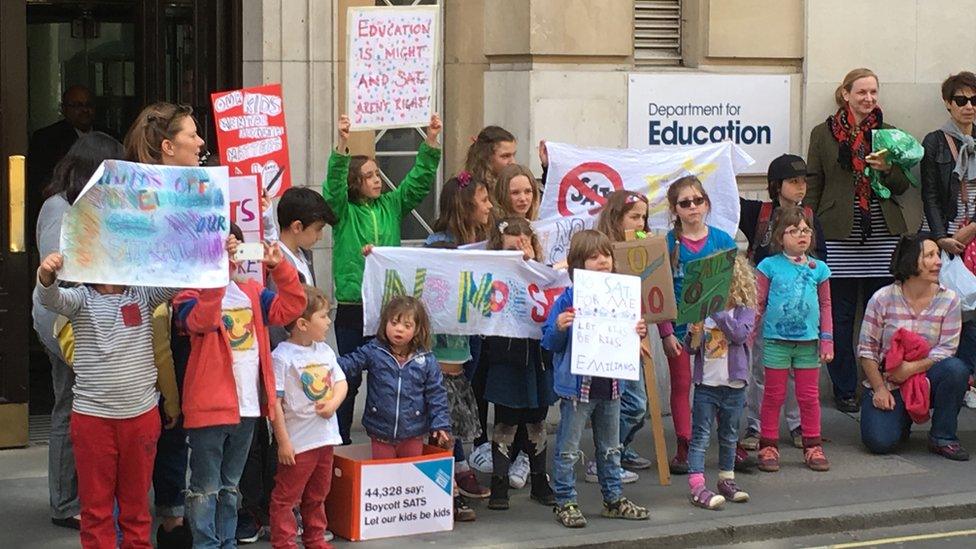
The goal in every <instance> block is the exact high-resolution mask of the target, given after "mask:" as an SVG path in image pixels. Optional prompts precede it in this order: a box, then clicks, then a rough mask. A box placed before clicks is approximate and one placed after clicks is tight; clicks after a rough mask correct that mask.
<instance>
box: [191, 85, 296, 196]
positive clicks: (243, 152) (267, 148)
mask: <svg viewBox="0 0 976 549" xmlns="http://www.w3.org/2000/svg"><path fill="white" fill-rule="evenodd" d="M210 99H211V102H212V103H213V110H214V122H215V124H216V125H217V145H218V146H219V148H220V161H221V163H222V164H224V165H225V166H227V167H229V168H230V174H231V175H245V174H253V175H258V176H260V183H261V185H263V186H265V187H266V188H267V191H268V195H269V196H272V197H275V196H280V195H281V193H283V192H285V189H287V188H288V187H291V174H290V170H289V169H288V136H287V133H286V131H285V107H284V104H283V103H282V99H281V84H267V85H265V86H257V87H253V88H244V89H241V90H234V91H229V92H218V93H214V94H211V95H210ZM279 172H280V173H281V175H280V176H278V174H279ZM276 176H278V179H277V181H275V177H276ZM272 181H273V183H272ZM269 186H270V188H268V187H269Z"/></svg>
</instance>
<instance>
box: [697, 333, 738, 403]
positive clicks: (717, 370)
mask: <svg viewBox="0 0 976 549" xmlns="http://www.w3.org/2000/svg"><path fill="white" fill-rule="evenodd" d="M702 346H703V347H704V349H705V353H704V358H705V360H704V363H703V364H702V385H708V386H709V387H732V388H733V389H741V388H742V387H745V386H746V383H745V382H744V381H742V380H741V379H737V380H735V381H732V380H730V379H729V340H728V338H726V337H725V332H723V331H722V330H720V329H719V327H718V325H717V324H715V321H714V320H712V319H711V318H706V319H705V329H704V337H703V338H702Z"/></svg>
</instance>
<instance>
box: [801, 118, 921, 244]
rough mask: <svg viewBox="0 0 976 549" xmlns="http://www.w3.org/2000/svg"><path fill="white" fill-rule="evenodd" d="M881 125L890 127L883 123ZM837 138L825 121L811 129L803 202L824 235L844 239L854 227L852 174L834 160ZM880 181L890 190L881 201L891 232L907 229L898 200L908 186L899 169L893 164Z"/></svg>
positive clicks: (902, 231) (896, 232) (828, 238)
mask: <svg viewBox="0 0 976 549" xmlns="http://www.w3.org/2000/svg"><path fill="white" fill-rule="evenodd" d="M882 127H883V128H893V127H894V126H891V125H889V124H883V125H882ZM838 148H839V146H838V143H837V140H835V139H834V136H833V135H831V133H830V129H829V128H827V123H826V122H824V123H822V124H820V125H819V126H817V127H815V128H813V131H812V132H810V149H809V151H808V152H807V195H806V197H805V198H804V199H803V203H804V204H806V205H808V206H810V207H811V208H813V211H814V212H816V214H817V217H818V218H819V219H820V224H821V225H822V226H823V234H824V238H826V239H827V240H843V239H845V238H848V237H849V236H850V235H851V228H852V227H853V226H854V173H853V172H851V171H849V170H845V169H844V168H843V167H842V166H841V165H840V163H838V162H837V151H838ZM882 183H884V185H885V186H886V187H888V188H889V189H890V190H891V198H890V199H886V200H882V199H879V200H880V203H881V213H882V214H883V215H884V219H885V224H886V225H887V226H888V231H889V232H890V233H891V234H893V235H901V234H905V233H907V232H908V225H907V224H906V223H905V214H904V213H903V212H902V209H901V205H900V204H899V202H898V198H897V197H898V196H900V195H902V194H903V193H904V192H905V191H906V190H908V186H909V185H910V183H909V181H908V178H907V177H905V174H904V172H902V171H901V168H898V167H894V168H892V169H891V171H890V172H888V175H886V176H885V177H884V179H883V180H882Z"/></svg>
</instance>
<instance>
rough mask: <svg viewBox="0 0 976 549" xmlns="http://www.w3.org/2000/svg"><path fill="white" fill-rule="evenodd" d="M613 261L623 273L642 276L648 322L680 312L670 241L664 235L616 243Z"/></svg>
mask: <svg viewBox="0 0 976 549" xmlns="http://www.w3.org/2000/svg"><path fill="white" fill-rule="evenodd" d="M613 265H614V268H615V270H616V271H617V272H618V273H620V274H627V275H634V276H638V277H640V279H641V315H642V316H643V317H644V320H645V321H646V322H647V324H648V325H651V324H654V323H657V322H661V321H662V320H674V319H675V318H676V317H677V316H678V307H677V304H676V303H675V301H674V279H673V278H672V275H671V259H670V258H669V257H668V242H667V240H666V239H665V238H664V237H663V236H648V237H647V238H642V239H640V240H631V241H628V242H616V243H614V245H613Z"/></svg>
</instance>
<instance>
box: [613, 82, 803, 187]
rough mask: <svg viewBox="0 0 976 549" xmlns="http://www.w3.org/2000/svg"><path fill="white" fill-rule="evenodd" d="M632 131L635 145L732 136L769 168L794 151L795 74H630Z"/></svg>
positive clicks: (755, 168)
mask: <svg viewBox="0 0 976 549" xmlns="http://www.w3.org/2000/svg"><path fill="white" fill-rule="evenodd" d="M627 95H628V101H627V133H628V143H627V145H628V147H630V148H632V149H656V148H659V147H662V148H678V147H687V146H696V145H705V144H708V143H720V142H722V141H732V142H733V143H735V144H736V145H739V146H740V147H742V148H743V149H744V150H745V151H746V152H747V153H749V155H750V156H752V157H753V158H754V159H755V160H756V163H755V164H753V165H752V166H750V167H749V168H747V170H746V173H766V168H768V167H769V163H770V162H771V161H772V160H773V159H774V158H776V157H777V156H779V155H781V154H783V153H787V152H790V77H789V76H788V75H765V74H764V75H756V74H631V75H630V79H629V85H628V93H627Z"/></svg>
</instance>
